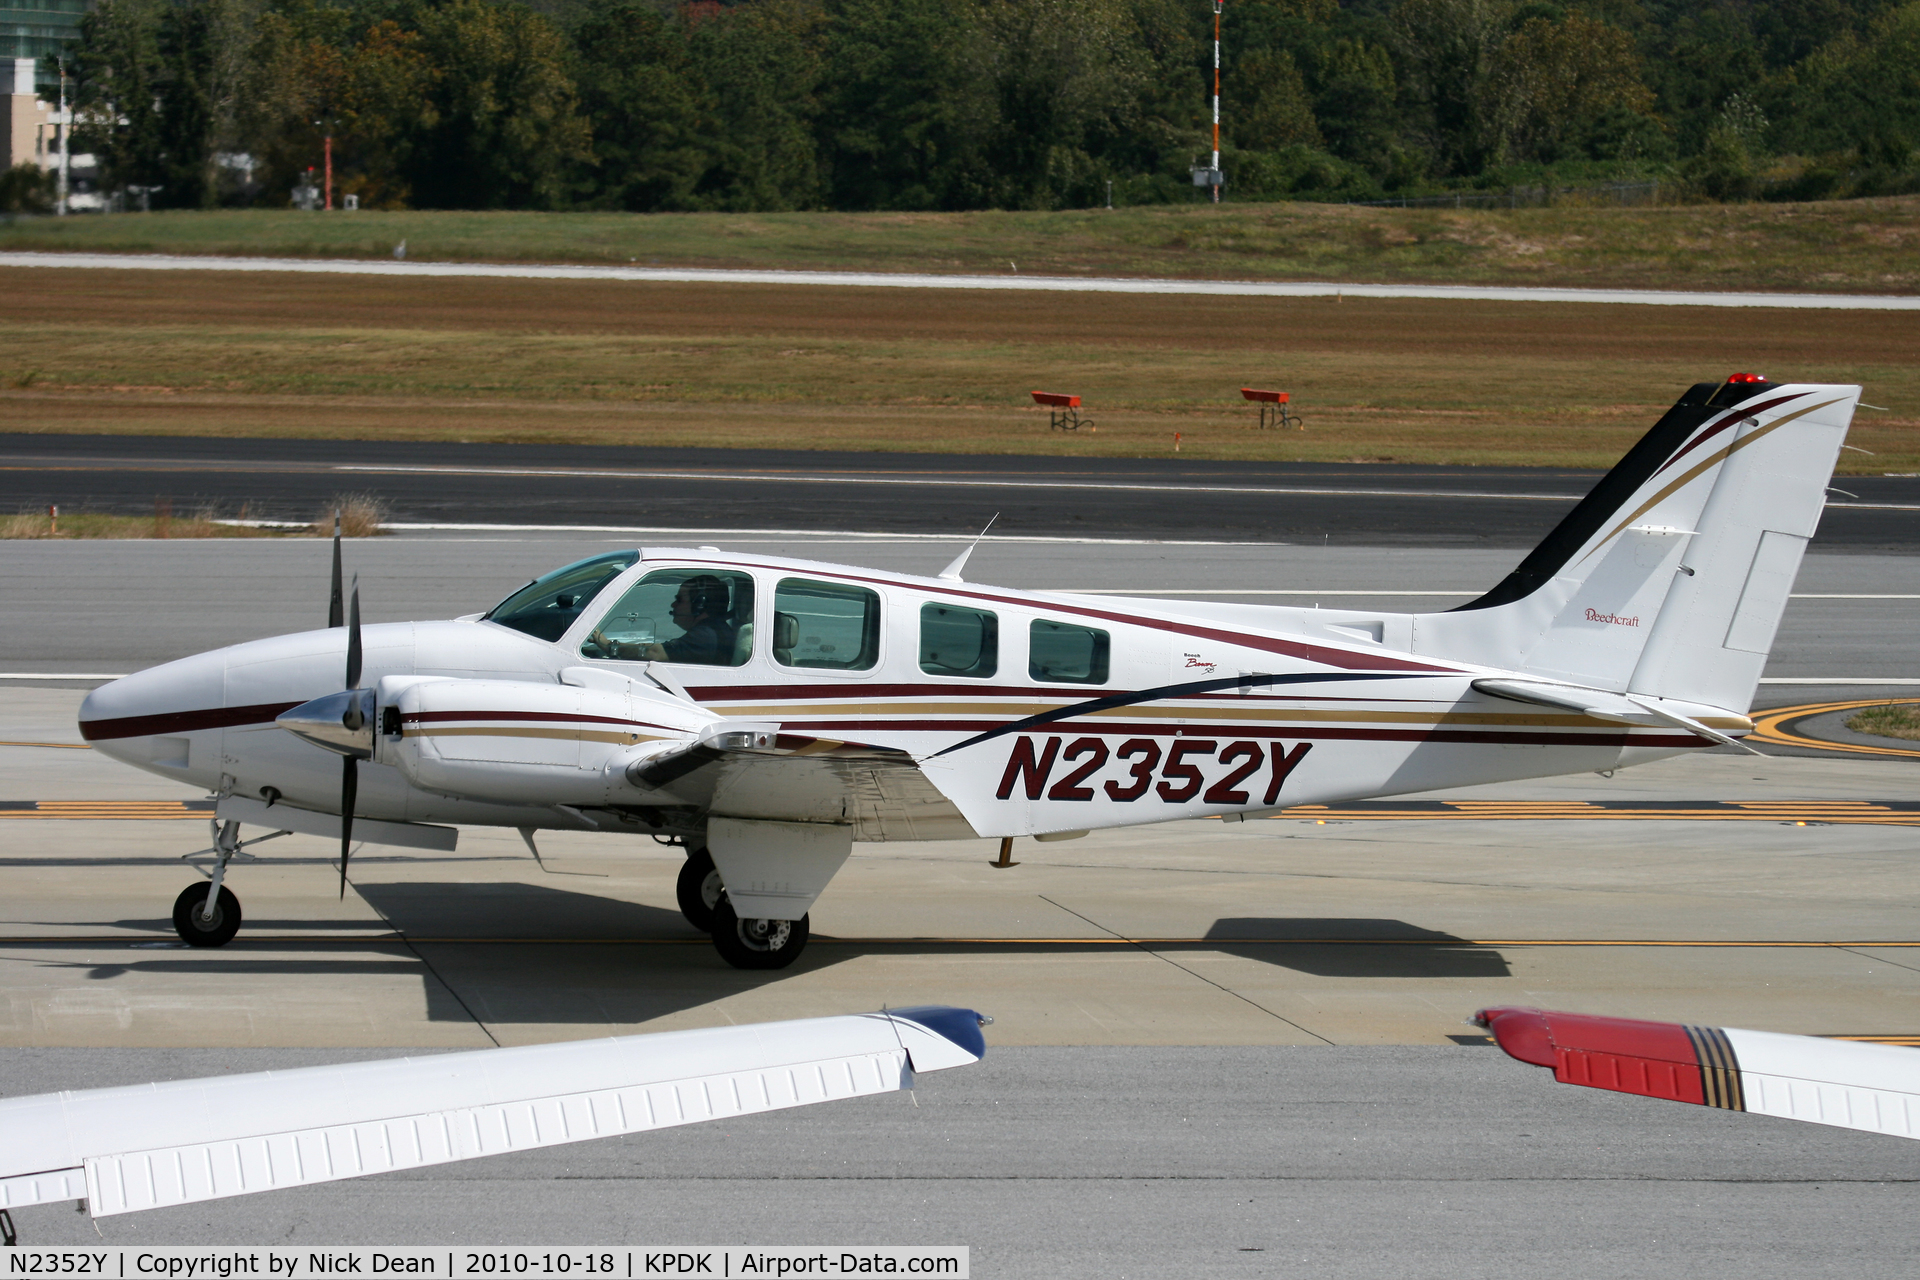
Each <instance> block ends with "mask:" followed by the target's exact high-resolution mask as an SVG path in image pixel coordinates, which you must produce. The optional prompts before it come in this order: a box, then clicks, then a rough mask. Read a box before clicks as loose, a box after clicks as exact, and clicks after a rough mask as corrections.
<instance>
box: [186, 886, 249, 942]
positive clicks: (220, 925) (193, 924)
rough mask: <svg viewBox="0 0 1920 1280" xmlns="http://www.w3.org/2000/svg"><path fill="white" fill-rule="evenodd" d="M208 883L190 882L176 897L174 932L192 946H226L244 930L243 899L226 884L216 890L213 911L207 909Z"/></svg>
mask: <svg viewBox="0 0 1920 1280" xmlns="http://www.w3.org/2000/svg"><path fill="white" fill-rule="evenodd" d="M207 890H208V886H207V885H203V884H198V883H195V884H190V885H188V886H187V887H186V888H184V889H182V890H181V891H180V896H179V897H177V898H175V899H174V900H173V931H174V932H175V933H177V934H179V935H180V939H181V941H183V942H185V943H186V944H187V945H188V946H192V947H224V946H226V945H227V944H228V943H229V942H232V941H233V935H234V934H236V933H238V932H240V899H238V898H236V897H234V896H233V890H231V889H228V888H226V887H225V886H222V887H221V888H219V889H216V890H214V891H213V894H212V895H211V896H212V897H213V899H214V901H213V912H212V914H208V912H207V898H208V897H209V894H208V892H207Z"/></svg>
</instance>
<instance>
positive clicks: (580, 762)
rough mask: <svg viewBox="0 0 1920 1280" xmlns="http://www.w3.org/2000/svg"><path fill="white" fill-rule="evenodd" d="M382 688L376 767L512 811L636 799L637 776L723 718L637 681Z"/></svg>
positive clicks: (427, 683)
mask: <svg viewBox="0 0 1920 1280" xmlns="http://www.w3.org/2000/svg"><path fill="white" fill-rule="evenodd" d="M594 684H595V687H592V688H582V687H579V686H576V685H571V684H534V683H532V682H529V681H518V680H458V679H453V680H444V679H429V680H419V681H413V682H404V681H400V680H396V681H394V682H393V684H392V686H391V687H389V686H388V684H387V682H385V681H383V682H382V688H381V696H380V705H381V708H382V711H381V716H382V721H383V723H382V725H381V734H380V742H379V749H378V754H377V756H376V758H377V759H378V760H380V761H381V762H382V763H386V764H391V765H393V766H394V767H395V768H397V769H398V770H399V771H400V773H401V775H402V776H403V777H405V778H406V780H407V781H408V782H410V783H412V784H413V785H414V786H416V787H420V788H422V789H424V790H427V791H435V792H439V793H440V794H442V795H448V796H458V797H462V798H467V799H478V800H489V801H495V802H504V803H508V804H568V805H594V804H605V803H609V802H612V801H618V800H623V799H625V800H631V799H633V798H635V797H636V796H637V795H638V794H639V789H638V788H636V787H635V785H634V784H633V783H632V782H630V781H628V778H627V771H628V768H629V767H630V766H632V765H634V764H635V763H637V762H643V761H646V760H648V759H650V758H652V757H653V756H655V755H659V754H662V753H666V752H673V751H679V750H683V749H684V748H685V747H686V745H687V744H688V743H689V742H691V741H693V740H695V739H697V738H698V737H699V736H700V734H701V732H702V731H703V730H705V729H707V728H708V726H710V725H713V724H715V723H717V722H718V721H719V720H720V717H719V716H716V715H714V714H713V713H712V712H710V711H706V710H703V709H701V708H700V707H697V706H695V705H693V704H692V703H689V702H687V701H685V700H684V699H681V698H677V697H675V696H673V695H672V694H669V693H666V692H663V691H660V690H657V689H654V688H652V687H650V686H648V685H644V684H641V683H639V682H637V681H630V680H596V681H595V682H594Z"/></svg>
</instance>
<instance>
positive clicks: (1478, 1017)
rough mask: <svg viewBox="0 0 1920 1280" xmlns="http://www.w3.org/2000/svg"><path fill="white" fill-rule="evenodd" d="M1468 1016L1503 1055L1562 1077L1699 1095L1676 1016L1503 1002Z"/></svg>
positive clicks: (1697, 1065)
mask: <svg viewBox="0 0 1920 1280" xmlns="http://www.w3.org/2000/svg"><path fill="white" fill-rule="evenodd" d="M1474 1021H1475V1022H1477V1023H1479V1024H1480V1025H1481V1026H1483V1027H1486V1028H1487V1029H1488V1030H1489V1031H1492V1032H1493V1038H1494V1040H1495V1041H1496V1042H1497V1043H1498V1044H1499V1045H1500V1047H1501V1048H1502V1049H1504V1050H1506V1051H1507V1053H1508V1055H1509V1056H1511V1057H1514V1058H1518V1059H1519V1060H1520V1061H1522V1062H1530V1063H1532V1064H1534V1065H1535V1066H1540V1067H1552V1068H1553V1077H1554V1079H1556V1080H1558V1081H1560V1082H1561V1083H1563V1084H1583V1085H1587V1086H1589V1087H1591V1088H1596V1089H1613V1090H1617V1091H1619V1092H1621V1093H1638V1094H1644V1095H1646V1096H1648V1097H1653V1098H1671V1099H1673V1100H1674V1101H1676V1102H1693V1103H1699V1102H1703V1101H1705V1097H1706V1095H1705V1092H1704V1090H1705V1087H1706V1086H1705V1083H1704V1081H1703V1077H1702V1074H1701V1066H1702V1062H1701V1058H1700V1053H1699V1050H1698V1048H1697V1047H1696V1045H1695V1043H1694V1039H1693V1036H1692V1035H1690V1034H1689V1031H1688V1028H1686V1027H1684V1026H1681V1025H1680V1024H1678V1023H1674V1022H1643V1021H1640V1020H1638V1019H1633V1018H1602V1017H1596V1016H1594V1015H1592V1014H1584V1013H1554V1012H1550V1011H1548V1010H1545V1009H1506V1008H1501V1009H1482V1010H1481V1011H1480V1012H1479V1013H1477V1014H1475V1015H1474ZM1701 1034H1705V1035H1718V1034H1719V1033H1718V1032H1715V1031H1712V1030H1711V1029H1707V1030H1704V1031H1702V1032H1701ZM1730 1061H1731V1060H1730V1059H1729V1062H1730Z"/></svg>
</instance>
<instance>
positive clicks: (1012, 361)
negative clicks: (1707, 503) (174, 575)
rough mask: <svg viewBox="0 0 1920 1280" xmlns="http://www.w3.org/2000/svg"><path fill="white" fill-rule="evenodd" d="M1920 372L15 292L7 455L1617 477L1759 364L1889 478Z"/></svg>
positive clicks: (1679, 346)
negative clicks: (11, 439) (445, 452)
mask: <svg viewBox="0 0 1920 1280" xmlns="http://www.w3.org/2000/svg"><path fill="white" fill-rule="evenodd" d="M1917 350H1920V314H1913V313H1898V312H1895V313H1884V312H1883V313H1863V312H1846V311H1798V312H1779V311H1770V310H1759V309H1756V310H1722V309H1692V308H1675V307H1623V306H1604V305H1557V304H1540V303H1492V302H1452V301H1429V300H1421V299H1404V300H1401V299H1356V298H1347V299H1345V300H1344V301H1336V300H1334V299H1310V300H1295V299H1275V298H1252V299H1248V298H1196V297H1159V296H1139V295H1096V296H1087V297H1078V296H1074V295H1066V296H1064V297H1063V296H1061V295H1042V294H999V293H989V292H955V291H940V292H937V293H934V292H926V293H922V292H919V291H913V290H894V289H884V290H875V289H868V290H861V289H817V288H804V287H793V286H764V285H726V286H707V285H682V284H654V283H647V284H636V283H618V282H571V281H539V280H462V279H420V278H392V277H352V276H282V275H261V274H258V273H248V274H243V275H226V274H222V273H200V272H194V273H180V274H173V273H164V274H162V273H152V272H114V271H81V270H73V271H66V270H55V269H43V268H15V269H0V430H5V431H29V432H48V431H51V432H108V433H148V434H178V435H215V436H218V435H233V436H283V437H331V438H359V439H413V440H421V439H449V440H498V441H518V442H541V441H551V442H579V443H620V444H653V445H723V446H724V445H734V446H775V447H789V448H815V449H883V450H902V451H914V452H951V453H1065V454H1086V455H1093V456H1103V455H1104V456H1132V457H1139V456H1162V455H1167V454H1170V453H1172V452H1173V446H1174V439H1173V437H1174V434H1175V433H1176V432H1178V433H1179V434H1180V435H1181V437H1182V439H1181V442H1180V448H1181V452H1182V453H1183V455H1187V456H1195V457H1202V458H1227V459H1232V458H1247V459H1256V458H1257V459H1283V460H1309V461H1352V460H1357V461H1374V460H1382V461H1385V460H1391V461H1400V462H1443V463H1466V464H1474V463H1478V464H1521V465H1534V464H1539V465H1568V466H1585V467H1598V466H1606V465H1609V464H1610V463H1612V462H1613V461H1614V460H1616V459H1617V458H1618V457H1619V456H1620V454H1621V453H1622V452H1623V451H1624V450H1625V449H1626V447H1627V446H1628V445H1629V444H1631V443H1632V441H1633V440H1634V439H1636V438H1637V437H1638V436H1639V435H1640V434H1642V433H1643V432H1644V431H1645V430H1646V429H1647V427H1648V425H1650V424H1651V423H1652V422H1653V421H1654V420H1655V418H1657V417H1658V415H1659V414H1660V413H1661V411H1662V410H1664V409H1665V408H1666V407H1667V406H1668V405H1669V404H1671V403H1672V401H1673V399H1674V398H1675V397H1676V396H1677V395H1678V393H1679V392H1680V391H1681V390H1682V389H1684V388H1685V387H1686V386H1687V385H1689V384H1690V383H1693V382H1695V381H1700V380H1703V379H1710V378H1720V377H1724V376H1725V375H1726V374H1729V373H1732V372H1734V371H1735V370H1743V369H1745V370H1757V371H1759V372H1762V373H1767V374H1770V375H1772V376H1774V377H1777V378H1782V379H1785V378H1794V379H1815V380H1833V381H1857V382H1861V383H1864V384H1865V385H1866V386H1867V388H1868V394H1867V399H1868V401H1869V402H1870V403H1873V404H1880V405H1887V406H1890V407H1891V408H1893V409H1894V412H1892V413H1871V412H1863V413H1862V414H1861V415H1860V419H1859V421H1858V422H1857V425H1856V427H1855V431H1854V434H1853V436H1852V441H1853V443H1854V444H1856V445H1859V446H1860V447H1862V448H1865V449H1868V450H1871V451H1872V455H1871V456H1869V455H1866V454H1857V453H1847V454H1843V455H1842V457H1843V459H1844V460H1845V461H1844V463H1843V466H1845V467H1846V468H1847V469H1850V470H1853V471H1865V472H1880V471H1902V470H1920V368H1916V366H1915V363H1914V360H1913V353H1914V352H1915V351H1917ZM1249 385H1251V386H1270V387H1277V388H1279V389H1282V390H1287V391H1289V392H1291V393H1292V394H1293V395H1294V398H1295V400H1294V403H1295V406H1296V407H1297V408H1299V409H1300V410H1301V411H1302V413H1303V414H1304V415H1305V418H1306V423H1307V429H1306V430H1305V431H1285V432H1276V431H1259V430H1256V429H1255V427H1254V419H1255V415H1254V410H1253V408H1252V406H1250V405H1247V404H1245V403H1244V402H1243V401H1242V400H1241V398H1240V396H1239V391H1238V389H1239V388H1240V387H1242V386H1249ZM1035 389H1044V390H1053V391H1065V392H1070V393H1076V394H1079V395H1081V396H1083V397H1084V399H1085V405H1086V411H1087V413H1088V414H1089V415H1090V416H1091V417H1092V418H1093V419H1094V421H1095V422H1096V423H1097V429H1096V430H1094V431H1092V432H1087V431H1082V432H1079V433H1075V434H1071V435H1069V434H1065V433H1060V432H1049V431H1048V429H1047V419H1046V414H1045V412H1044V411H1042V410H1038V409H1036V408H1034V407H1033V405H1032V403H1031V401H1030V400H1029V398H1028V395H1027V393H1028V392H1029V391H1031V390H1035Z"/></svg>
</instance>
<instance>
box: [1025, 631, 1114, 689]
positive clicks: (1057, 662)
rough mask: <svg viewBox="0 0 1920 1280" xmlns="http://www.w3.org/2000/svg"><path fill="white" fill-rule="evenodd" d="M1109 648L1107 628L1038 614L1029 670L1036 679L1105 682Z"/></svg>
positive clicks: (1030, 640) (1029, 648) (1029, 647)
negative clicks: (1046, 617) (1083, 625)
mask: <svg viewBox="0 0 1920 1280" xmlns="http://www.w3.org/2000/svg"><path fill="white" fill-rule="evenodd" d="M1107 649H1108V639H1107V633H1106V632H1104V631H1096V630H1095V629H1094V628H1092V627H1076V626H1073V625H1072V624H1071V623H1066V622H1048V621H1046V620H1045V619H1043V618H1036V619H1034V623H1033V630H1032V632H1031V633H1030V635H1029V637H1028V640H1027V674H1028V675H1030V676H1032V677H1033V678H1034V679H1035V680H1046V681H1062V682H1065V683H1068V684H1105V683H1106V682H1107Z"/></svg>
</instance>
